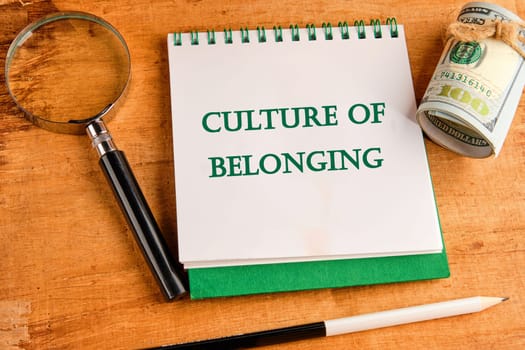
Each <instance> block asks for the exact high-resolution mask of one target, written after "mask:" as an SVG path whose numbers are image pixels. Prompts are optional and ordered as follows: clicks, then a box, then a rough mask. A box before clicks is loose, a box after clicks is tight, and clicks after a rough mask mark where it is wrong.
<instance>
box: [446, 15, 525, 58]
mask: <svg viewBox="0 0 525 350" xmlns="http://www.w3.org/2000/svg"><path fill="white" fill-rule="evenodd" d="M522 32H523V33H525V22H517V21H502V20H492V21H489V22H485V23H484V24H470V23H462V22H453V23H451V24H450V25H449V26H448V28H447V32H446V40H448V39H450V38H454V39H455V40H458V41H463V42H472V41H475V42H480V41H482V40H484V39H487V38H494V39H497V40H501V41H503V42H504V43H505V44H507V45H509V46H510V47H512V48H513V49H514V50H515V51H516V52H517V53H519V54H520V56H521V57H523V58H525V50H524V46H525V37H524V35H523V34H520V33H522Z"/></svg>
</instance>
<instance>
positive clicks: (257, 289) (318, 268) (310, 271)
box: [189, 250, 450, 299]
mask: <svg viewBox="0 0 525 350" xmlns="http://www.w3.org/2000/svg"><path fill="white" fill-rule="evenodd" d="M449 276H450V271H449V267H448V261H447V255H446V251H445V250H443V252H442V253H441V254H425V255H407V256H392V257H381V258H366V259H347V260H330V261H312V262H300V263H283V264H269V265H246V266H231V267H214V268H198V269H190V270H189V281H190V294H191V298H192V299H202V298H212V297H226V296H235V295H248V294H258V293H272V292H284V291H298V290H308V289H320V288H338V287H349V286H361V285H371V284H380V283H392V282H406V281H415V280H427V279H436V278H446V277H449Z"/></svg>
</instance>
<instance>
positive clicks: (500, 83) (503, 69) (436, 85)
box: [417, 2, 525, 158]
mask: <svg viewBox="0 0 525 350" xmlns="http://www.w3.org/2000/svg"><path fill="white" fill-rule="evenodd" d="M497 21H499V22H501V23H503V24H505V23H506V24H514V23H523V21H522V20H521V19H520V18H519V17H518V16H517V15H515V14H514V13H512V12H510V11H508V10H506V9H504V8H502V7H500V6H497V5H493V4H489V3H483V2H471V3H468V4H466V5H465V6H463V8H462V9H461V12H460V14H459V16H458V22H459V23H466V24H468V25H470V29H471V30H474V31H475V30H476V28H478V27H479V29H480V30H485V29H486V27H487V26H488V25H490V24H495V23H497ZM501 23H500V24H501ZM468 25H466V26H464V27H467V26H468ZM511 28H512V27H511ZM514 28H515V29H514V31H515V33H510V34H514V36H515V38H514V39H519V37H523V36H525V30H524V29H523V27H519V26H515V27H514ZM520 28H521V29H520ZM498 30H499V32H501V29H497V30H496V31H498ZM506 30H507V31H509V29H508V27H507V29H506ZM520 30H521V31H520ZM507 34H509V33H507ZM507 36H508V35H507ZM519 50H525V45H524V44H523V42H520V41H519V40H515V42H514V48H513V47H511V45H509V44H508V43H505V42H504V41H502V40H500V39H497V38H495V37H489V38H485V39H482V40H478V41H460V40H457V39H456V38H455V37H451V38H450V39H449V40H448V42H447V43H446V45H445V48H444V50H443V54H442V56H441V58H440V60H439V63H438V65H437V67H436V70H435V71H434V75H433V76H432V79H431V80H430V82H429V85H428V88H427V90H426V92H425V95H424V96H423V98H422V100H421V103H420V105H419V108H418V110H417V120H418V122H419V124H420V126H421V128H422V129H423V131H424V132H425V133H426V134H427V136H428V137H429V138H430V139H431V140H433V141H434V142H435V143H437V144H439V145H441V146H443V147H445V148H448V149H450V150H452V151H455V152H457V153H459V154H462V155H464V156H469V157H476V158H484V157H489V156H490V155H492V154H494V155H498V153H499V152H500V150H501V147H502V146H503V141H504V140H505V137H506V135H507V132H508V130H509V128H510V125H511V123H512V119H513V118H514V114H515V112H516V108H517V105H518V103H519V100H520V97H521V94H522V91H523V85H524V83H525V63H524V57H523V56H522V55H521V54H523V51H522V52H521V54H520V52H519Z"/></svg>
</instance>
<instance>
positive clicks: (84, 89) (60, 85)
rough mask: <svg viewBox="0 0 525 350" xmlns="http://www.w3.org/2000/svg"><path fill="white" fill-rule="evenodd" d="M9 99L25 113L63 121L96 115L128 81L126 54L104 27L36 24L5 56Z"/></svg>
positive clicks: (68, 22)
mask: <svg viewBox="0 0 525 350" xmlns="http://www.w3.org/2000/svg"><path fill="white" fill-rule="evenodd" d="M7 69H8V70H7V72H8V76H7V81H8V82H9V88H10V92H11V95H12V96H13V98H14V99H15V101H16V102H17V104H18V105H19V106H20V107H21V108H22V109H24V110H25V112H26V113H28V114H30V115H32V116H35V117H37V118H41V119H45V120H48V121H52V122H58V123H66V122H70V121H74V120H85V119H88V118H91V117H93V116H96V115H98V114H99V113H100V112H102V111H104V109H105V108H106V107H108V106H109V105H110V104H112V103H114V102H115V101H116V100H117V99H118V98H119V96H120V95H121V94H122V92H123V91H124V89H125V87H126V84H127V81H128V78H129V73H130V72H129V70H130V64H129V55H128V52H127V48H126V47H124V46H123V43H122V42H121V40H119V37H118V36H116V35H115V33H114V32H112V31H111V30H110V29H109V28H107V27H105V26H104V25H102V24H99V23H97V22H93V21H87V20H83V19H76V18H64V19H59V20H53V21H50V22H47V23H44V24H38V25H36V26H34V28H32V29H29V31H28V32H27V33H26V34H25V35H23V36H22V37H21V38H20V39H19V41H18V43H16V45H15V46H14V49H13V50H11V54H10V56H9V57H8V67H7Z"/></svg>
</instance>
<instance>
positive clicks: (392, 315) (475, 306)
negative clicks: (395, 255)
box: [151, 296, 508, 350]
mask: <svg viewBox="0 0 525 350" xmlns="http://www.w3.org/2000/svg"><path fill="white" fill-rule="evenodd" d="M507 299H508V298H499V297H480V296H477V297H471V298H463V299H455V300H450V301H444V302H439V303H433V304H426V305H418V306H411V307H405V308H402V309H394V310H388V311H380V312H374V313H370V314H363V315H357V316H351V317H345V318H339V319H334V320H327V321H321V322H314V323H307V324H303V325H298V326H291V327H285V328H278V329H273V330H267V331H260V332H254V333H246V334H240V335H234V336H230V337H224V338H217V339H209V340H202V341H196V342H192V343H183V344H174V345H165V346H161V347H157V348H151V350H153V349H158V350H160V349H162V350H207V349H214V350H221V349H222V350H226V349H239V348H249V347H257V346H265V345H272V344H279V343H284V342H290V341H296V340H303V339H310V338H318V337H329V336H333V335H339V334H346V333H353V332H360V331H365V330H370V329H376V328H383V327H390V326H396V325H401V324H405V323H413V322H420V321H427V320H432V319H437V318H443V317H450V316H457V315H463V314H469V313H474V312H479V311H482V310H485V309H487V308H489V307H491V306H494V305H496V304H499V303H501V302H502V301H505V300H507Z"/></svg>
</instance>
